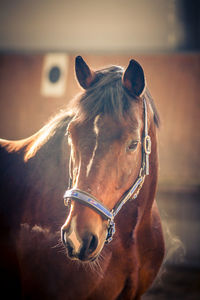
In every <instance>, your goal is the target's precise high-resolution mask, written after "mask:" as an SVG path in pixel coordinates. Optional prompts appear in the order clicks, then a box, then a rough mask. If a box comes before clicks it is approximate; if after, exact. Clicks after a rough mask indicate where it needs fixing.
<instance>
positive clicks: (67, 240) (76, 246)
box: [62, 228, 98, 261]
mask: <svg viewBox="0 0 200 300" xmlns="http://www.w3.org/2000/svg"><path fill="white" fill-rule="evenodd" d="M62 242H63V244H64V246H65V247H66V249H67V252H68V256H69V257H70V258H71V259H79V260H82V261H87V260H91V259H93V253H94V252H95V250H96V248H97V246H98V237H97V235H96V234H93V233H90V232H87V233H86V234H85V235H84V237H83V238H82V239H80V238H79V239H78V238H77V237H76V235H75V233H72V234H70V235H69V234H68V233H67V231H66V230H65V229H63V228H62Z"/></svg>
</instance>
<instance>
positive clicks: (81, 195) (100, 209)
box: [64, 98, 151, 244]
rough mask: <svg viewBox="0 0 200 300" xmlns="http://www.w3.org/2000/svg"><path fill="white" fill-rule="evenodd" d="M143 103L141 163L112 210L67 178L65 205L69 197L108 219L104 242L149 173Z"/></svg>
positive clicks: (67, 204) (149, 145) (112, 232)
mask: <svg viewBox="0 0 200 300" xmlns="http://www.w3.org/2000/svg"><path fill="white" fill-rule="evenodd" d="M143 104H144V129H143V143H142V163H141V168H140V171H139V175H138V177H137V179H136V181H135V182H134V184H133V185H132V186H131V187H130V189H129V190H128V191H127V192H126V193H125V195H124V196H123V197H122V198H121V199H120V200H119V202H118V203H117V204H116V205H115V206H114V208H113V209H112V210H109V209H108V208H106V207H105V206H104V205H103V204H102V203H101V202H100V201H99V200H98V199H96V198H95V197H94V196H93V195H91V194H89V193H86V192H84V191H82V190H79V189H73V188H72V178H71V177H70V178H69V188H68V190H66V192H65V194H64V203H65V205H66V206H71V199H73V200H75V201H78V202H80V203H82V204H84V205H86V206H88V207H90V208H91V209H93V210H95V211H96V212H97V213H98V214H100V215H101V216H102V217H103V218H104V219H107V220H108V229H107V231H108V232H107V237H106V240H105V243H106V244H107V243H109V242H111V241H112V238H113V235H114V233H115V222H114V218H115V216H116V215H117V214H118V213H119V211H120V210H121V208H122V207H123V206H124V204H126V202H127V201H129V200H131V199H136V198H137V196H138V194H139V192H140V190H141V188H142V186H143V183H144V179H145V176H146V175H149V155H150V153H151V138H150V136H149V135H148V122H147V104H146V100H145V98H143Z"/></svg>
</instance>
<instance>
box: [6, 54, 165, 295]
mask: <svg viewBox="0 0 200 300" xmlns="http://www.w3.org/2000/svg"><path fill="white" fill-rule="evenodd" d="M75 73H76V78H77V81H78V83H79V84H80V86H81V88H82V89H83V91H82V93H81V94H80V95H78V96H77V97H75V98H74V99H73V100H72V101H71V104H70V105H68V106H67V108H66V109H63V110H62V111H60V112H58V113H57V114H56V115H55V116H54V117H53V118H52V119H51V120H49V121H48V122H47V124H46V125H45V126H43V127H42V128H41V129H40V130H39V131H38V132H37V133H36V134H34V135H33V136H30V137H28V138H27V139H23V140H17V141H9V140H5V139H1V140H0V161H1V164H0V168H1V181H0V195H1V202H0V225H1V226H0V234H1V247H0V265H1V275H0V276H1V278H0V281H1V286H2V293H5V295H6V296H7V298H9V297H10V296H12V295H13V294H14V296H15V298H16V299H59V300H60V299H62V300H63V299H66V300H74V299H79V300H93V299H95V300H98V299H99V300H100V299H104V300H114V299H118V300H119V299H123V300H125V299H140V298H141V296H142V295H143V294H144V293H145V292H146V291H147V290H148V289H149V287H150V286H151V284H152V283H153V281H154V279H155V278H156V275H157V273H158V271H159V268H160V266H161V264H162V260H163V256H164V240H163V234H162V226H161V221H160V216H159V211H158V208H157V205H156V201H155V195H156V188H157V179H158V153H157V135H156V131H157V127H158V126H159V115H158V112H157V110H156V107H155V104H154V101H153V99H152V97H151V95H150V92H149V90H148V88H147V86H146V80H145V75H144V71H143V68H142V66H141V65H140V64H139V63H138V62H137V61H135V60H134V59H132V60H130V62H129V65H128V67H127V68H125V69H124V68H122V67H119V66H109V67H105V68H103V69H100V70H95V71H94V70H92V69H91V68H90V67H89V66H88V65H87V63H86V62H85V61H84V60H83V58H82V57H81V56H77V57H76V59H75ZM63 195H64V196H63ZM63 197H64V199H63Z"/></svg>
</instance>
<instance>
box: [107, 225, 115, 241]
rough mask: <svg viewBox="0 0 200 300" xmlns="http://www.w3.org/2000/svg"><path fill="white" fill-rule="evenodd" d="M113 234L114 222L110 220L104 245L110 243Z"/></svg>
mask: <svg viewBox="0 0 200 300" xmlns="http://www.w3.org/2000/svg"><path fill="white" fill-rule="evenodd" d="M114 233H115V222H114V221H113V219H110V222H109V225H108V233H107V237H106V241H105V244H109V243H110V242H111V241H112V239H113V235H114Z"/></svg>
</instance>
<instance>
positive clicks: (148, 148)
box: [144, 135, 151, 155]
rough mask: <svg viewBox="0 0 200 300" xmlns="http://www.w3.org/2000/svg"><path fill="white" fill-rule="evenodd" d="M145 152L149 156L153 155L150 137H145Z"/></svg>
mask: <svg viewBox="0 0 200 300" xmlns="http://www.w3.org/2000/svg"><path fill="white" fill-rule="evenodd" d="M144 151H145V153H146V154H148V155H149V154H150V153H151V138H150V136H149V135H146V136H145V137H144Z"/></svg>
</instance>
